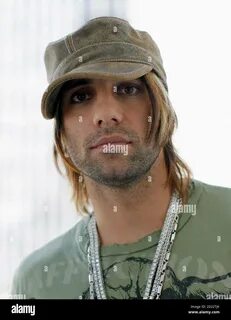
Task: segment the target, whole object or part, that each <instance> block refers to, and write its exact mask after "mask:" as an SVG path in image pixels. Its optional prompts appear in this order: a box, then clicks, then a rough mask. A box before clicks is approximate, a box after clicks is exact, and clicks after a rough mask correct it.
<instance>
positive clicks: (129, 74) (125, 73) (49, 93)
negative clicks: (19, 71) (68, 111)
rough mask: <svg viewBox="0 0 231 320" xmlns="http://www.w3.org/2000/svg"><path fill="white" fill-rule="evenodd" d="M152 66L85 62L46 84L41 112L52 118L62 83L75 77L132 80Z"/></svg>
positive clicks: (46, 117) (128, 63) (131, 63)
mask: <svg viewBox="0 0 231 320" xmlns="http://www.w3.org/2000/svg"><path fill="white" fill-rule="evenodd" d="M152 69H153V67H152V66H151V65H148V64H147V65H146V64H142V63H135V62H120V61H116V62H98V63H95V64H86V65H84V64H83V65H82V66H81V67H78V68H76V69H73V70H72V71H70V72H68V73H66V74H64V75H63V76H60V77H58V78H57V79H56V80H54V81H52V83H51V84H50V85H49V86H48V88H47V90H46V91H45V93H44V94H43V97H42V106H41V107H42V114H43V116H44V118H45V119H52V118H54V115H55V111H56V105H57V95H58V93H59V91H60V88H61V87H62V85H63V84H64V83H65V82H67V81H69V80H75V79H111V80H134V79H137V78H140V77H142V76H143V75H145V74H147V73H149V72H150V71H151V70H152Z"/></svg>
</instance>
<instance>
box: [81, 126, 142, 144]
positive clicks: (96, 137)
mask: <svg viewBox="0 0 231 320" xmlns="http://www.w3.org/2000/svg"><path fill="white" fill-rule="evenodd" d="M113 134H114V135H117V134H118V135H122V136H123V137H124V138H126V139H128V140H131V141H132V142H133V143H139V142H140V138H139V136H138V135H137V134H136V133H135V132H134V131H131V130H130V131H129V132H128V130H126V129H124V128H118V127H117V128H103V129H100V130H99V131H97V132H96V133H93V134H91V135H90V136H89V137H87V139H86V140H85V142H84V144H83V146H84V147H85V148H89V147H90V146H92V145H93V144H95V143H96V142H97V141H98V140H99V139H100V138H102V137H104V136H107V135H113Z"/></svg>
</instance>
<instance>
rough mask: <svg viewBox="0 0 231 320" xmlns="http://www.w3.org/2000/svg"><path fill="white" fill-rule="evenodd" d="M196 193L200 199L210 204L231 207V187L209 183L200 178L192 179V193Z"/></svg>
mask: <svg viewBox="0 0 231 320" xmlns="http://www.w3.org/2000/svg"><path fill="white" fill-rule="evenodd" d="M193 193H196V194H197V196H198V201H199V202H200V201H206V202H207V203H208V204H211V205H212V204H216V205H221V206H228V208H230V209H231V188H227V187H221V186H217V185H211V184H207V183H205V182H202V181H199V180H195V179H194V180H193V181H192V195H193Z"/></svg>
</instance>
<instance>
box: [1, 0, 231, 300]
mask: <svg viewBox="0 0 231 320" xmlns="http://www.w3.org/2000/svg"><path fill="white" fill-rule="evenodd" d="M107 15H110V16H117V17H120V18H123V19H126V20H128V21H129V22H130V23H131V24H132V25H133V27H135V28H137V29H140V30H146V31H148V32H149V33H150V34H151V35H152V37H153V38H154V40H155V41H156V42H157V44H158V46H159V48H160V50H161V54H162V57H163V61H164V66H165V70H166V72H167V77H168V85H169V94H170V99H171V101H172V104H173V106H174V108H175V110H176V113H177V115H178V120H179V128H178V130H177V131H176V134H175V136H174V142H175V145H176V148H177V150H178V151H179V153H180V155H181V156H182V158H183V159H185V160H186V162H187V163H188V164H189V166H190V167H191V168H192V171H193V173H194V177H195V178H196V179H198V180H202V181H204V182H206V183H210V184H216V185H221V186H226V187H231V170H230V163H231V151H230V138H231V134H230V130H231V99H230V86H231V82H230V74H231V61H230V57H231V36H230V30H231V19H230V1H229V0H219V1H218V0H217V1H213V0H203V1H200V0H174V1H172V0H150V1H149V0H97V1H96V0H0V44H1V48H0V57H1V60H0V64H1V65H0V99H1V103H0V262H1V275H0V298H5V297H6V298H7V297H8V294H9V290H10V285H11V281H12V276H13V273H14V271H15V269H16V267H17V266H18V264H19V262H20V261H21V260H22V259H23V258H24V257H25V256H26V255H27V254H29V253H30V252H31V251H33V250H34V249H36V248H38V247H40V246H42V245H43V244H45V243H46V242H47V241H49V240H51V239H53V238H54V237H56V236H58V235H60V234H61V233H63V232H65V231H66V230H67V229H69V228H70V227H72V226H73V224H75V223H76V222H77V221H78V219H79V215H78V214H77V213H76V212H75V208H74V205H73V204H72V203H71V202H70V195H71V193H70V188H69V186H68V183H67V181H66V180H65V179H64V178H62V177H61V176H60V175H59V174H58V173H57V171H56V169H55V166H54V164H53V159H52V144H53V122H52V121H47V120H44V119H43V118H42V115H41V112H40V99H41V96H42V93H43V91H44V90H45V89H46V86H47V80H46V73H45V67H44V64H43V55H44V50H45V48H46V46H47V44H48V43H49V42H51V41H54V40H57V39H59V38H61V37H63V36H64V35H66V34H67V33H69V32H73V31H74V30H75V29H78V28H79V27H80V26H82V25H83V24H84V23H85V22H86V21H88V20H89V19H92V18H95V17H98V16H107Z"/></svg>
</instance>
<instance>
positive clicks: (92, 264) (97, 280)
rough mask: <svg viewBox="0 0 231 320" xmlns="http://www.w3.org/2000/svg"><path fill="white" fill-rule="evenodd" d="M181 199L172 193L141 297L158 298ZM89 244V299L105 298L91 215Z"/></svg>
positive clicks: (95, 231) (94, 226) (97, 245)
mask: <svg viewBox="0 0 231 320" xmlns="http://www.w3.org/2000/svg"><path fill="white" fill-rule="evenodd" d="M180 205H181V199H180V198H179V197H178V195H177V194H176V193H173V195H172V198H171V201H170V205H169V208H168V211H167V214H166V217H165V221H164V226H163V228H162V231H161V235H160V239H159V242H158V245H157V249H156V252H155V255H154V258H153V261H152V265H151V268H150V272H149V276H148V280H147V284H146V288H145V292H144V296H143V299H159V298H160V295H161V291H162V287H163V283H164V277H165V272H166V268H167V264H168V261H169V258H170V253H171V248H172V244H173V241H174V238H175V235H176V230H177V225H178V220H179V215H178V208H179V206H180ZM88 233H89V239H90V245H89V247H88V272H89V279H88V280H89V291H90V299H95V296H96V298H97V299H107V297H106V293H105V288H104V281H103V273H102V267H101V263H100V246H99V237H98V232H97V226H96V220H95V216H94V215H92V217H91V219H90V221H89V224H88Z"/></svg>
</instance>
